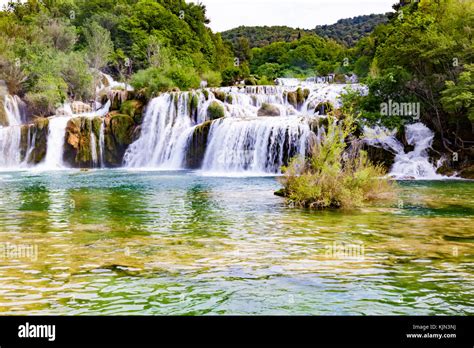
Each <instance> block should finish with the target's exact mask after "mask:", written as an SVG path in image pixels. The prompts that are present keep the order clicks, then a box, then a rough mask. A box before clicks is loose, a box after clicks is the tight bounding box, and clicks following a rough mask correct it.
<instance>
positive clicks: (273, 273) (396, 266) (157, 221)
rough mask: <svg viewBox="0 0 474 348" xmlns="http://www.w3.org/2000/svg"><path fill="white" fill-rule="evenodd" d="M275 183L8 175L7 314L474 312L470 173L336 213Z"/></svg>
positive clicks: (1, 254) (0, 285)
mask: <svg viewBox="0 0 474 348" xmlns="http://www.w3.org/2000/svg"><path fill="white" fill-rule="evenodd" d="M278 188H279V184H278V182H277V181H276V180H275V178H273V177H253V178H233V177H228V178H216V177H209V176H203V175H199V174H198V173H193V172H153V171H146V172H133V171H124V170H100V171H89V172H79V171H58V172H43V173H41V172H9V173H8V172H3V173H0V314H60V315H61V314H67V315H79V314H82V315H85V314H88V315H90V314H98V315H103V314H120V315H126V314H188V315H190V314H191V315H202V314H315V315H329V314H349V315H352V314H354V315H360V314H383V315H385V314H412V315H414V314H456V315H466V314H474V281H473V280H474V267H473V261H474V257H473V254H474V228H473V225H474V224H473V223H474V199H473V197H474V183H473V182H465V181H433V182H422V181H417V182H401V183H400V197H399V200H398V201H397V202H395V203H384V204H382V205H378V206H369V207H365V208H363V209H358V210H353V211H326V212H309V211H305V210H300V209H291V208H288V207H286V206H285V205H284V201H283V199H281V198H279V197H277V196H274V195H273V192H274V191H275V190H276V189H278ZM28 248H29V249H28Z"/></svg>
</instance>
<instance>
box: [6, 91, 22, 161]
mask: <svg viewBox="0 0 474 348" xmlns="http://www.w3.org/2000/svg"><path fill="white" fill-rule="evenodd" d="M4 111H5V115H6V122H7V124H6V126H5V127H1V126H0V168H15V167H19V166H20V165H21V151H20V146H21V123H22V121H23V119H24V107H23V102H22V101H21V100H20V98H18V97H17V96H11V95H6V96H5V98H4Z"/></svg>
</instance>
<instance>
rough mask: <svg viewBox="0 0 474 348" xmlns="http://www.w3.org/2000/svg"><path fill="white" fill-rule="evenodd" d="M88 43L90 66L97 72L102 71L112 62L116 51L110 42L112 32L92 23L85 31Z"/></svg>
mask: <svg viewBox="0 0 474 348" xmlns="http://www.w3.org/2000/svg"><path fill="white" fill-rule="evenodd" d="M84 37H85V39H86V43H87V58H88V61H89V66H90V67H91V68H93V69H95V70H97V71H99V70H100V69H102V68H103V67H104V66H106V65H107V63H108V62H109V60H110V56H111V55H112V52H113V50H114V46H113V43H112V41H111V40H110V32H109V31H108V30H107V29H105V28H102V27H101V26H100V25H99V23H97V22H90V23H89V24H88V25H87V26H86V27H85V30H84Z"/></svg>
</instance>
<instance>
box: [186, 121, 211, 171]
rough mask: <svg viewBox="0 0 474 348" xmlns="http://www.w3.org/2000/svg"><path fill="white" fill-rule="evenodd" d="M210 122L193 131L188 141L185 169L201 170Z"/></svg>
mask: <svg viewBox="0 0 474 348" xmlns="http://www.w3.org/2000/svg"><path fill="white" fill-rule="evenodd" d="M211 125H212V121H206V122H204V123H203V124H200V125H199V126H197V127H196V128H195V129H194V133H193V135H192V138H191V140H190V144H189V147H188V151H187V153H186V159H185V161H186V168H189V169H199V168H201V165H202V161H203V159H204V154H205V153H206V145H207V139H208V136H209V131H210V129H211Z"/></svg>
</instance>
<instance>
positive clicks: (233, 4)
mask: <svg viewBox="0 0 474 348" xmlns="http://www.w3.org/2000/svg"><path fill="white" fill-rule="evenodd" d="M188 1H191V0H188ZM192 2H197V0H194V1H192ZM200 2H201V3H203V4H204V5H206V8H207V17H208V18H209V19H210V20H211V24H210V27H211V28H212V29H213V30H214V31H224V30H227V29H232V28H235V27H238V26H240V25H248V26H262V25H287V26H289V27H294V28H297V27H299V28H304V29H313V28H314V27H316V25H320V24H333V23H335V22H337V20H338V19H342V18H350V17H355V16H360V15H367V14H372V13H385V12H389V11H392V5H393V4H394V3H396V2H398V1H397V0H200Z"/></svg>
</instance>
